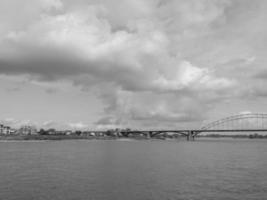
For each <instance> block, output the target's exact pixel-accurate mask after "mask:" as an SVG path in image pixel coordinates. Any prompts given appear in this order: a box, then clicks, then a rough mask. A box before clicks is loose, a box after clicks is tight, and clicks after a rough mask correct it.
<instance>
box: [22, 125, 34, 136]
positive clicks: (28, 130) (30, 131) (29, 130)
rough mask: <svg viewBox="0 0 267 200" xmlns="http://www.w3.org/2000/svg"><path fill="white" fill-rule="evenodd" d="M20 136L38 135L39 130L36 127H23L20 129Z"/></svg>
mask: <svg viewBox="0 0 267 200" xmlns="http://www.w3.org/2000/svg"><path fill="white" fill-rule="evenodd" d="M18 134H19V135H37V129H36V127H34V126H28V125H25V126H21V127H20V128H19V129H18Z"/></svg>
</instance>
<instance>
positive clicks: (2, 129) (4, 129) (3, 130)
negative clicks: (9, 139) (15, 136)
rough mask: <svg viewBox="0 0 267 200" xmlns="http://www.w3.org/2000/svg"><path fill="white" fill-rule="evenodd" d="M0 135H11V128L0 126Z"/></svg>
mask: <svg viewBox="0 0 267 200" xmlns="http://www.w3.org/2000/svg"><path fill="white" fill-rule="evenodd" d="M0 134H1V135H10V134H11V128H10V127H9V126H4V125H3V124H0Z"/></svg>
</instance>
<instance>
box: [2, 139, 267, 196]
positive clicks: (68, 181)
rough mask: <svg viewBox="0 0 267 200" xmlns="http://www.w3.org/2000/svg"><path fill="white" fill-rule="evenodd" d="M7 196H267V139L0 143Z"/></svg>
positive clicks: (4, 186)
mask: <svg viewBox="0 0 267 200" xmlns="http://www.w3.org/2000/svg"><path fill="white" fill-rule="evenodd" d="M0 159H1V160H0V199H1V200H2V199H3V200H31V199H32V200H87V199H92V200H106V199H112V200H117V199H118V200H120V199H121V200H125V199H129V200H137V199H140V200H145V199H156V200H164V199H168V200H169V199H175V200H176V199H183V200H184V199H185V200H186V199H190V200H197V199H201V200H202V199H206V200H209V199H212V200H213V199H219V200H220V199H221V200H225V199H233V200H234V199H238V200H239V199H240V200H241V199H242V200H243V199H255V200H256V199H257V200H263V199H267V140H247V139H241V140H240V139H233V140H232V139H228V140H197V141H195V142H186V141H161V140H157V141H156V140H144V141H115V140H112V141H96V140H72V141H45V142H39V141H37V142H19V141H18V142H16V141H13V142H0Z"/></svg>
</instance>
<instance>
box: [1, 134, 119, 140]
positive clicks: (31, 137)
mask: <svg viewBox="0 0 267 200" xmlns="http://www.w3.org/2000/svg"><path fill="white" fill-rule="evenodd" d="M112 139H116V138H115V137H95V136H78V135H8V136H6V135H4V136H0V140H112Z"/></svg>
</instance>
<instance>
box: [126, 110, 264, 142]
mask: <svg viewBox="0 0 267 200" xmlns="http://www.w3.org/2000/svg"><path fill="white" fill-rule="evenodd" d="M220 132H223V133H227V132H228V133H234V132H267V114H263V113H246V114H239V115H232V116H229V117H226V118H222V119H220V120H216V121H213V122H210V123H208V124H206V125H204V126H202V127H201V128H199V129H184V130H179V129H177V130H143V131H122V132H121V134H122V135H123V136H125V137H128V136H129V135H130V134H134V135H136V134H139V135H140V134H142V135H146V136H147V137H149V138H153V137H156V136H157V135H160V134H169V133H175V134H179V135H182V136H186V137H187V140H194V138H195V137H196V136H197V135H199V134H201V133H220Z"/></svg>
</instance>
